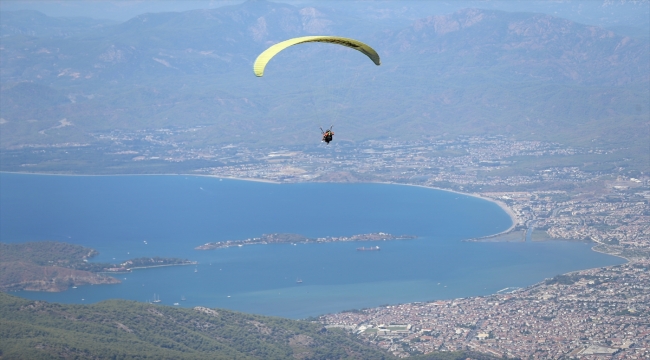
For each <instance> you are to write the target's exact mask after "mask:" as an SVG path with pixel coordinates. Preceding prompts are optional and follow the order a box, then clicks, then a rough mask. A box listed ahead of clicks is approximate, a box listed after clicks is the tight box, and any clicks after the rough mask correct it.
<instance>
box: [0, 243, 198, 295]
mask: <svg viewBox="0 0 650 360" xmlns="http://www.w3.org/2000/svg"><path fill="white" fill-rule="evenodd" d="M98 254H99V253H98V252H97V251H96V250H94V249H90V248H86V247H83V246H80V245H73V244H67V243H62V242H55V241H39V242H28V243H23V244H4V243H0V290H2V291H18V290H27V291H50V292H58V291H64V290H67V289H68V288H70V287H72V286H79V285H98V284H119V283H120V280H118V279H116V278H114V277H112V276H107V275H106V273H125V272H131V271H132V270H134V269H143V268H151V267H159V266H172V265H192V264H196V262H195V261H189V260H185V259H178V258H161V257H141V258H137V259H131V260H127V261H125V262H123V263H121V264H110V263H99V262H98V263H95V262H89V261H88V260H89V259H90V258H92V257H94V256H97V255H98Z"/></svg>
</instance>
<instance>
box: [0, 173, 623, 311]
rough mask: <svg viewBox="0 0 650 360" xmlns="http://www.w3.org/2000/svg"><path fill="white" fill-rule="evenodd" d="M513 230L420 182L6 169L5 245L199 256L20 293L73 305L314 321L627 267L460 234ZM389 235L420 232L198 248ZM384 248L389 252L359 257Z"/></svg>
mask: <svg viewBox="0 0 650 360" xmlns="http://www.w3.org/2000/svg"><path fill="white" fill-rule="evenodd" d="M510 225H511V220H510V218H509V216H508V215H507V214H506V213H505V212H504V211H503V210H502V209H501V208H499V206H498V205H496V204H495V203H492V202H489V201H485V200H483V199H478V198H475V197H470V196H464V195H460V194H457V193H451V192H445V191H440V190H433V189H425V188H419V187H409V186H399V185H387V184H324V183H308V184H281V185H280V184H270V183H261V182H250V181H238V180H227V179H224V180H220V179H217V178H209V177H194V176H44V175H23V174H7V173H3V174H0V239H1V241H2V242H9V243H16V242H27V241H38V240H56V241H63V242H69V243H75V244H80V245H83V246H87V247H91V248H94V249H96V250H98V251H99V252H100V255H99V256H97V257H96V258H94V259H93V261H110V262H113V261H115V262H119V261H123V260H126V259H129V258H134V257H141V256H165V257H182V258H187V259H190V260H195V261H198V262H199V264H198V265H197V266H173V267H163V268H154V269H142V270H136V271H134V272H132V273H127V274H120V275H116V277H118V278H119V279H120V280H122V283H121V284H118V285H101V286H100V285H96V286H80V287H78V288H77V289H70V290H68V291H65V292H61V293H39V292H17V293H14V294H16V295H19V296H23V297H26V298H30V299H42V300H47V301H55V302H63V303H93V302H97V301H101V300H105V299H110V298H122V299H131V300H137V301H148V300H151V299H153V296H154V294H156V296H158V297H159V298H160V299H161V304H165V305H172V304H173V303H179V304H180V305H179V306H188V307H189V306H199V305H200V306H207V307H223V308H228V309H233V310H238V311H245V312H251V313H258V314H265V315H277V316H284V317H290V318H304V317H307V316H315V315H319V314H323V313H327V312H336V311H341V310H346V309H353V308H363V307H372V306H378V305H382V304H396V303H405V302H414V301H428V300H436V299H449V298H455V297H467V296H476V295H486V294H491V293H495V292H496V291H498V290H501V289H503V288H506V287H524V286H528V285H531V284H533V283H536V282H538V281H541V280H543V279H544V278H547V277H552V276H554V275H557V274H561V273H565V272H569V271H574V270H579V269H585V268H591V267H599V266H606V265H613V264H619V263H622V262H624V260H623V259H620V258H616V257H612V256H608V255H604V254H600V253H597V252H594V251H592V250H591V245H590V244H585V243H579V242H563V241H549V242H543V243H535V242H532V243H531V242H522V243H480V242H463V241H461V240H463V239H467V238H474V237H480V236H486V235H490V234H495V233H498V232H501V231H503V230H505V229H507V228H508V227H510ZM380 231H382V232H387V233H391V234H394V235H401V234H409V235H417V236H418V239H415V240H396V241H385V242H379V243H377V242H349V243H348V242H345V243H325V244H297V245H291V244H275V245H251V246H244V247H233V248H226V249H217V250H210V251H197V250H194V247H196V246H198V245H201V244H204V243H206V242H213V241H223V240H240V239H245V238H249V237H257V236H260V235H261V234H264V233H276V232H277V233H297V234H301V235H305V236H309V237H321V236H349V235H354V234H362V233H369V232H380ZM145 242H146V243H145ZM374 245H379V246H380V247H381V251H372V252H361V251H356V248H357V247H361V246H374ZM298 279H300V280H302V283H298V282H297V280H298ZM182 298H185V299H186V300H184V301H183V300H181V299H182Z"/></svg>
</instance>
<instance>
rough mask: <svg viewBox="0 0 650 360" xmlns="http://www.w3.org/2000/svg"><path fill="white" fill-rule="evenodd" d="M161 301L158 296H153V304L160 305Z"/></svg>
mask: <svg viewBox="0 0 650 360" xmlns="http://www.w3.org/2000/svg"><path fill="white" fill-rule="evenodd" d="M160 301H161V300H160V297H159V296H157V295H156V294H153V301H152V302H154V303H159V302H160Z"/></svg>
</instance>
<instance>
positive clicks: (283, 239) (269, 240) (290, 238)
mask: <svg viewBox="0 0 650 360" xmlns="http://www.w3.org/2000/svg"><path fill="white" fill-rule="evenodd" d="M415 238H417V236H413V235H399V236H395V235H391V234H387V233H383V232H377V233H370V234H360V235H352V236H327V237H321V238H309V237H306V236H303V235H299V234H285V233H281V234H264V235H262V236H261V237H256V238H250V239H246V240H227V241H218V242H210V243H206V244H203V245H201V246H197V247H195V248H194V249H195V250H212V249H223V248H229V247H233V246H244V245H258V244H311V243H330V242H343V241H385V240H410V239H415Z"/></svg>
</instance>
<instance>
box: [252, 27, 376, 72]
mask: <svg viewBox="0 0 650 360" xmlns="http://www.w3.org/2000/svg"><path fill="white" fill-rule="evenodd" d="M307 42H323V43H330V44H337V45H343V46H347V47H349V48H352V49H354V50H357V51H360V52H362V53H363V54H365V55H366V56H367V57H369V58H370V60H372V61H373V62H374V63H375V64H376V65H379V64H381V61H380V60H379V55H378V54H377V52H376V51H375V50H374V49H373V48H371V47H370V46H368V45H366V44H364V43H362V42H361V41H357V40H354V39H348V38H344V37H338V36H303V37H298V38H294V39H289V40H285V41H283V42H280V43H277V44H275V45H273V46H271V47H270V48H268V49H266V50H264V52H263V53H261V54H260V55H259V56H258V57H257V59H255V64H253V72H255V75H256V76H262V75H264V68H265V67H266V64H268V62H269V61H270V60H271V59H272V58H273V57H274V56H275V55H276V54H277V53H279V52H280V51H282V50H284V49H286V48H288V47H289V46H292V45H297V44H302V43H307Z"/></svg>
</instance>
